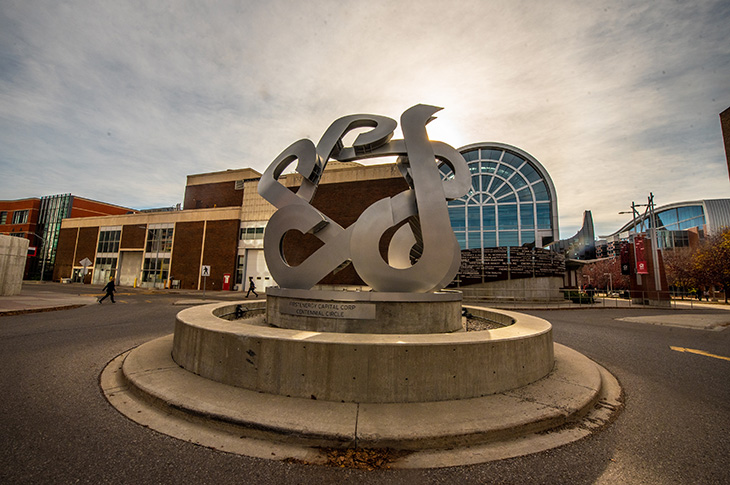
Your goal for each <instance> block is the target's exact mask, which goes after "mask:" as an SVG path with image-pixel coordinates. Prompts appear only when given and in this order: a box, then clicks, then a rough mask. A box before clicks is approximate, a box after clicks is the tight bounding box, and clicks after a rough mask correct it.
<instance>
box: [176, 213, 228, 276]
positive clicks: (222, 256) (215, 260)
mask: <svg viewBox="0 0 730 485" xmlns="http://www.w3.org/2000/svg"><path fill="white" fill-rule="evenodd" d="M240 226H241V223H240V221H239V220H238V219H235V220H228V221H208V224H207V226H206V230H205V249H204V251H203V264H204V265H208V266H210V277H209V278H208V281H207V285H206V288H207V289H209V290H220V289H221V286H222V285H223V274H224V273H228V274H230V275H231V277H233V276H234V275H235V270H236V254H237V252H238V229H239V228H240ZM175 257H177V255H175ZM199 269H200V268H199V267H198V270H199ZM201 285H202V282H201ZM201 288H202V286H201Z"/></svg>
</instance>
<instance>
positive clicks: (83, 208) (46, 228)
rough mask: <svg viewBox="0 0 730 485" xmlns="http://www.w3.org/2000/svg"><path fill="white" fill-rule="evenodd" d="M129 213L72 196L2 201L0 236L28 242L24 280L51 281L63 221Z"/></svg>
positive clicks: (113, 206)
mask: <svg viewBox="0 0 730 485" xmlns="http://www.w3.org/2000/svg"><path fill="white" fill-rule="evenodd" d="M128 212H133V210H132V209H129V208H127V207H121V206H117V205H114V204H107V203H105V202H99V201H95V200H91V199H85V198H83V197H78V196H74V195H71V194H59V195H48V196H43V197H40V198H36V197H33V198H28V199H19V200H2V201H0V234H7V235H10V236H17V237H22V238H25V239H28V240H29V244H30V248H29V254H28V261H27V262H26V267H25V271H24V279H29V278H33V279H41V278H42V279H50V278H51V277H52V275H53V266H54V264H55V258H56V248H57V246H58V236H59V230H60V228H61V221H62V220H63V219H66V218H83V217H94V216H105V215H115V214H126V213H128ZM41 273H43V275H42V276H41Z"/></svg>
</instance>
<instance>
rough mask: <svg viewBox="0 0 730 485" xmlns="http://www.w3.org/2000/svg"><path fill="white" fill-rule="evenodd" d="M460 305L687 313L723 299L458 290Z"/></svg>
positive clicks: (663, 294) (645, 293) (629, 293)
mask: <svg viewBox="0 0 730 485" xmlns="http://www.w3.org/2000/svg"><path fill="white" fill-rule="evenodd" d="M459 291H461V292H462V294H463V301H464V304H466V305H469V304H479V305H485V306H490V307H494V308H502V309H568V308H570V309H576V308H662V309H675V310H683V309H684V310H691V309H697V308H712V307H713V306H714V307H715V308H717V307H725V308H728V309H730V306H729V305H725V302H724V298H721V299H718V298H714V299H713V298H712V297H710V299H709V300H710V301H706V300H704V299H703V300H702V301H699V300H697V299H696V298H694V299H692V298H687V297H686V296H684V297H682V296H679V295H675V294H673V293H672V292H669V291H629V290H618V291H614V292H606V291H604V290H589V291H581V290H578V289H575V288H561V289H560V290H552V291H549V290H545V289H540V290H508V289H491V288H468V287H466V288H464V287H462V288H459Z"/></svg>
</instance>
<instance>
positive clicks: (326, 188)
mask: <svg viewBox="0 0 730 485" xmlns="http://www.w3.org/2000/svg"><path fill="white" fill-rule="evenodd" d="M407 189H408V184H406V181H405V180H404V179H402V178H392V179H381V180H367V181H358V182H346V183H340V184H323V185H320V186H319V188H318V189H317V193H316V194H315V196H314V199H313V201H312V205H314V207H316V208H317V209H319V210H320V211H322V212H323V213H325V214H326V215H327V216H329V217H330V218H332V219H333V220H334V221H335V222H337V223H338V224H340V225H341V226H342V227H348V226H349V225H350V224H352V223H353V222H355V221H356V220H357V218H358V217H360V214H362V212H363V211H364V210H365V209H366V208H368V207H369V206H370V205H371V204H373V203H374V202H376V201H378V200H380V199H384V198H386V197H392V196H394V195H396V194H398V193H400V192H403V191H404V190H407ZM391 236H392V234H391ZM387 240H389V238H388V237H385V238H384V239H383V242H385V241H387ZM321 246H322V242H321V241H320V240H319V239H317V238H316V237H315V236H312V235H302V234H297V233H296V232H295V231H292V232H289V233H287V235H286V236H285V237H284V243H283V251H284V256H285V258H286V260H287V262H288V263H289V264H291V265H296V264H299V263H301V262H302V261H304V260H305V259H306V258H307V257H308V256H309V255H311V254H312V253H313V252H314V251H316V250H317V249H318V248H319V247H321ZM381 246H384V244H381ZM383 251H384V248H383V247H381V253H383ZM320 283H321V284H327V285H336V284H339V285H346V284H352V285H362V284H364V283H363V281H362V280H361V279H360V277H359V276H358V275H357V273H356V272H355V269H354V268H353V267H352V265H349V266H347V267H346V268H344V269H342V270H340V271H339V272H337V273H336V274H332V273H330V274H329V275H327V276H326V277H325V278H324V279H323V280H322V281H321V282H320Z"/></svg>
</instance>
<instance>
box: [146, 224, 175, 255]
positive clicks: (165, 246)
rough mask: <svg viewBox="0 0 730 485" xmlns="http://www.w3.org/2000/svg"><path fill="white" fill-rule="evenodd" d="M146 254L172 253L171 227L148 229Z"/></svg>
mask: <svg viewBox="0 0 730 485" xmlns="http://www.w3.org/2000/svg"><path fill="white" fill-rule="evenodd" d="M145 251H147V252H148V253H169V252H172V227H158V228H153V227H150V228H149V229H147V246H146V249H145Z"/></svg>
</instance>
